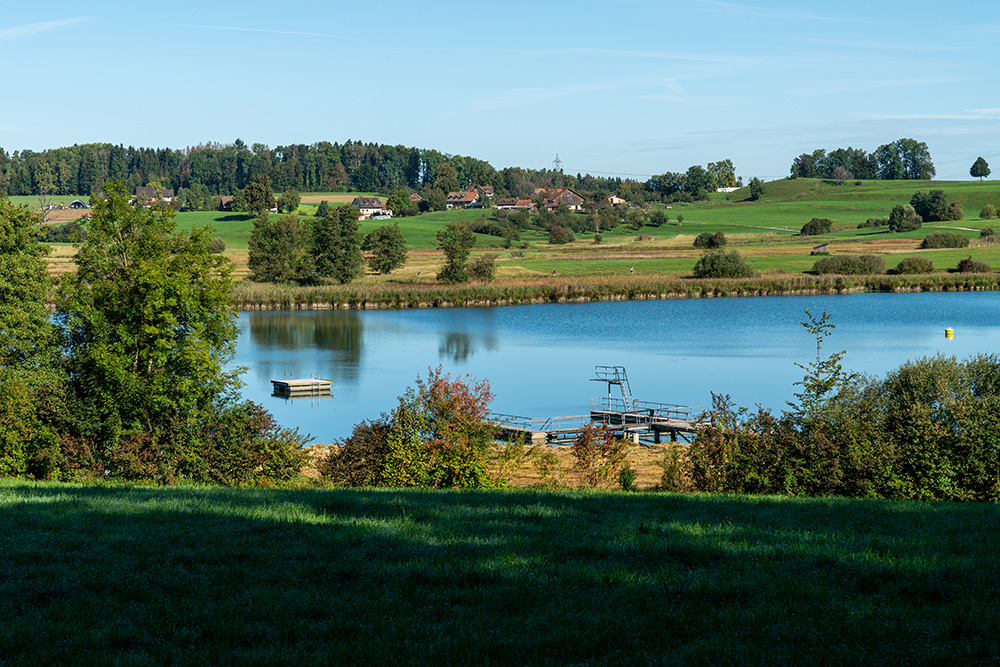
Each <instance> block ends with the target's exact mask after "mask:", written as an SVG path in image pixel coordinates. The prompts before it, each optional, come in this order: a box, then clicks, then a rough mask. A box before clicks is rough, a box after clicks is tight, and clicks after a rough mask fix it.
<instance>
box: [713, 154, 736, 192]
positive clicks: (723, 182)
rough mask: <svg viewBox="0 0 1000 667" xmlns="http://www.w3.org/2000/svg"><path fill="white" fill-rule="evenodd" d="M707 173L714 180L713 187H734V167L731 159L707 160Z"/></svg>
mask: <svg viewBox="0 0 1000 667" xmlns="http://www.w3.org/2000/svg"><path fill="white" fill-rule="evenodd" d="M708 173H710V174H711V175H712V178H713V179H714V180H715V187H717V188H734V187H736V168H735V167H733V161H732V160H729V159H725V160H720V161H718V162H709V163H708Z"/></svg>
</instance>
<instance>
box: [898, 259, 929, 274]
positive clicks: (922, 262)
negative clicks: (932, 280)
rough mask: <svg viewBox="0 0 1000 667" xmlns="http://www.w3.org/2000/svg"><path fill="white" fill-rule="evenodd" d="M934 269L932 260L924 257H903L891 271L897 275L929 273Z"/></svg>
mask: <svg viewBox="0 0 1000 667" xmlns="http://www.w3.org/2000/svg"><path fill="white" fill-rule="evenodd" d="M933 270H934V262H932V261H931V260H929V259H927V258H926V257H904V258H903V259H902V260H900V262H899V264H898V265H897V266H896V268H895V270H894V271H893V273H896V274H898V275H905V274H916V273H930V272H931V271H933Z"/></svg>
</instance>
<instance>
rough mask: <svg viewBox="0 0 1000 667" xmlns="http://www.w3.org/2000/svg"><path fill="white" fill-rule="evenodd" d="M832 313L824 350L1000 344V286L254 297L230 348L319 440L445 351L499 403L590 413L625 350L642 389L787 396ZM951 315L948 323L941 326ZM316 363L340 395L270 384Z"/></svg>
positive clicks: (930, 349) (919, 351) (889, 357)
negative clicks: (256, 302)
mask: <svg viewBox="0 0 1000 667" xmlns="http://www.w3.org/2000/svg"><path fill="white" fill-rule="evenodd" d="M807 308H808V309H809V310H810V311H811V312H812V313H813V314H814V315H819V314H820V313H822V312H823V311H824V310H826V311H828V312H829V313H830V314H831V321H832V322H833V323H834V324H835V325H836V328H835V329H834V330H833V334H832V335H831V336H829V337H827V339H826V342H825V344H824V349H823V353H824V356H828V355H829V354H830V353H833V352H836V351H839V350H846V351H847V354H846V356H845V358H844V366H845V368H847V369H850V370H853V371H858V372H864V373H869V374H873V375H879V376H881V375H884V374H885V372H886V371H889V370H892V369H894V368H896V367H898V366H899V365H900V364H902V363H904V362H906V361H908V360H911V359H915V358H918V357H924V356H932V355H935V354H937V353H939V352H940V353H944V354H948V355H954V356H957V357H959V358H964V357H968V356H971V355H973V354H976V353H979V352H995V351H997V350H998V348H1000V293H997V292H978V293H954V292H949V293H929V294H856V295H844V296H793V297H740V298H726V299H682V300H667V301H620V302H601V303H587V304H545V305H533V306H503V307H495V308H454V309H422V310H381V311H277V312H275V311H270V312H247V313H242V314H241V315H240V318H239V326H240V339H239V342H238V345H237V352H236V359H235V364H236V365H239V366H244V367H246V368H247V372H246V373H245V374H244V375H243V380H244V382H246V384H247V386H246V387H245V388H244V389H243V394H244V396H245V397H246V398H248V399H250V400H253V401H256V402H258V403H261V404H263V405H264V406H265V407H267V408H268V409H269V410H271V411H272V412H273V414H274V415H275V417H276V418H277V419H278V421H279V422H280V423H281V424H283V425H285V426H290V427H291V426H294V427H298V428H299V429H300V430H301V431H302V432H304V433H308V434H310V435H311V436H312V439H313V441H315V442H331V441H333V440H335V439H337V438H341V437H345V436H347V435H349V434H350V431H351V428H352V426H353V425H354V424H355V423H357V422H359V421H361V420H362V419H372V418H376V417H378V416H379V414H380V413H381V412H383V411H385V412H388V411H390V410H391V409H392V408H393V406H394V405H395V404H396V397H398V396H399V395H400V394H402V393H403V391H404V390H405V389H406V387H409V386H412V385H413V383H414V380H415V379H416V378H417V376H418V375H420V376H426V375H427V370H428V368H429V367H436V366H438V365H439V364H440V365H441V366H443V367H444V370H445V371H447V372H450V373H452V374H453V375H465V374H468V375H471V376H472V377H474V378H485V379H488V380H489V382H490V385H491V387H492V389H493V391H494V393H495V394H496V399H495V400H494V402H493V408H494V410H495V411H497V412H504V413H510V414H517V415H523V416H527V417H548V416H556V415H578V414H585V413H587V412H588V410H589V399H590V398H592V397H596V396H602V395H606V387H607V385H605V384H604V383H599V382H593V381H591V380H590V379H591V378H593V377H594V366H598V365H601V366H624V367H625V368H626V369H627V371H628V377H629V380H630V383H631V387H632V394H633V397H634V398H638V399H641V400H646V401H655V402H661V403H676V404H681V405H698V406H709V405H710V404H711V392H715V393H722V394H730V395H731V396H732V397H733V399H734V400H735V401H736V402H737V404H739V405H746V406H753V405H755V404H758V403H759V404H761V405H763V406H765V407H770V408H774V409H775V410H780V409H781V408H784V407H785V404H786V401H789V400H791V399H792V398H793V395H794V393H795V392H796V391H797V390H798V389H799V388H798V387H795V386H794V383H795V382H797V381H799V380H801V379H802V374H803V371H802V370H801V369H799V368H797V367H796V366H795V362H798V363H801V364H807V363H808V362H809V361H810V360H811V359H814V358H815V355H816V347H815V339H814V338H813V337H812V336H811V335H810V334H809V333H808V332H807V331H806V330H805V329H804V328H803V327H802V326H801V324H800V322H801V321H803V320H804V319H805V313H804V311H805V309H807ZM946 327H951V328H953V329H954V330H955V337H954V339H951V340H948V339H946V338H945V335H944V330H945V328H946ZM303 377H321V378H326V379H329V380H332V381H333V396H332V397H325V398H322V399H312V398H303V399H295V400H286V399H282V398H277V397H273V396H271V383H270V381H271V380H272V379H283V378H303Z"/></svg>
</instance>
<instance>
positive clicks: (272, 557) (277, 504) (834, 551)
mask: <svg viewBox="0 0 1000 667" xmlns="http://www.w3.org/2000/svg"><path fill="white" fill-rule="evenodd" d="M0 522H2V525H3V526H4V527H5V530H4V531H2V533H0V619H3V623H0V655H3V662H4V664H5V665H38V664H79V665H97V664H137V665H142V664H164V663H171V664H276V663H277V664H290V663H293V662H294V663H295V664H348V663H350V664H366V663H367V664H435V665H452V664H454V665H457V664H719V663H726V664H733V663H736V664H847V665H852V664H866V665H872V664H941V663H970V664H994V663H996V662H997V661H998V660H1000V640H998V639H997V635H996V632H995V629H996V628H997V627H1000V611H998V608H997V606H996V604H995V600H996V597H997V594H998V592H1000V575H998V574H997V570H996V568H995V567H994V565H995V554H996V551H997V549H998V548H1000V531H998V528H1000V508H998V507H997V506H995V505H976V504H968V505H959V504H949V503H924V504H920V503H913V502H872V501H852V500H826V499H821V500H796V499H791V500H790V499H777V498H769V497H758V498H745V497H733V496H677V495H668V494H624V493H614V494H612V493H597V492H591V493H583V492H573V493H569V492H563V493H549V492H540V491H518V492H430V491H400V490H359V491H347V490H332V491H329V490H327V491H314V490H303V491H247V490H231V489H147V488H115V487H75V486H56V485H44V484H27V483H12V482H0Z"/></svg>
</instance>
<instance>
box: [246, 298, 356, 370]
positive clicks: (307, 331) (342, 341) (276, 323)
mask: <svg viewBox="0 0 1000 667" xmlns="http://www.w3.org/2000/svg"><path fill="white" fill-rule="evenodd" d="M249 328H250V338H251V340H252V341H253V343H254V345H255V346H256V347H257V348H259V349H260V350H261V351H262V352H285V353H287V352H293V353H294V352H302V353H303V354H302V355H292V357H288V356H286V355H280V354H279V355H275V356H273V357H268V356H260V357H259V358H258V359H257V360H256V362H255V366H257V367H258V368H261V369H267V370H268V371H269V373H270V374H271V375H274V376H275V377H277V378H280V377H283V376H284V375H287V374H288V373H292V374H298V375H304V376H305V377H309V375H310V374H312V373H316V374H319V375H325V376H328V378H327V379H333V378H335V377H341V378H344V379H356V378H357V376H358V367H359V366H360V362H361V350H362V335H363V331H364V327H363V325H362V322H361V318H360V317H358V315H357V313H353V312H350V311H338V310H334V311H324V312H302V311H290V312H284V311H281V312H273V311H272V312H253V313H249ZM316 350H325V351H330V352H333V353H334V354H333V355H322V359H321V360H319V359H317V360H316V361H318V362H319V363H320V365H319V366H315V364H314V363H313V366H312V367H310V363H311V362H310V356H309V353H313V352H315V351H316ZM313 356H314V355H313Z"/></svg>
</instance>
